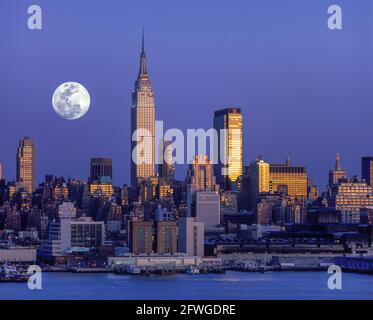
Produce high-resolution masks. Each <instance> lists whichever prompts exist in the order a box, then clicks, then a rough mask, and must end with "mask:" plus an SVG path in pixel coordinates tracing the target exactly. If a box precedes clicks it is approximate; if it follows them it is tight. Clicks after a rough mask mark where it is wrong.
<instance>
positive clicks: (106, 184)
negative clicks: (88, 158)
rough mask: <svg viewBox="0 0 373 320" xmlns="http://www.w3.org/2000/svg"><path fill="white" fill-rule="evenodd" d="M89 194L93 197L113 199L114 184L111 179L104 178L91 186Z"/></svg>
mask: <svg viewBox="0 0 373 320" xmlns="http://www.w3.org/2000/svg"><path fill="white" fill-rule="evenodd" d="M89 193H90V195H91V196H93V197H107V198H110V197H112V195H113V193H114V188H113V183H112V181H111V178H110V177H105V176H102V177H100V178H99V180H95V181H93V182H91V183H90V184H89Z"/></svg>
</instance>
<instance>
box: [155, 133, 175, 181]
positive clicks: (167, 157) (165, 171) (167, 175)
mask: <svg viewBox="0 0 373 320" xmlns="http://www.w3.org/2000/svg"><path fill="white" fill-rule="evenodd" d="M158 173H159V177H160V178H162V179H164V180H166V181H173V180H175V167H174V165H173V157H172V141H168V140H164V141H163V151H162V164H159V165H158Z"/></svg>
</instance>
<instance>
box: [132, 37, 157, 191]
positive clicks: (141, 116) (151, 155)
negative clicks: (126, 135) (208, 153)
mask: <svg viewBox="0 0 373 320" xmlns="http://www.w3.org/2000/svg"><path fill="white" fill-rule="evenodd" d="M131 138H132V148H131V150H132V152H131V157H132V158H131V183H132V185H133V186H135V185H137V184H138V183H139V182H141V181H143V180H147V179H148V178H150V177H154V176H155V107H154V92H153V90H152V84H151V80H150V78H149V75H148V71H147V65H146V55H145V49H144V32H143V33H142V49H141V56H140V70H139V74H138V77H137V80H136V82H135V90H134V92H133V93H132V107H131ZM140 143H141V145H140V146H139V145H138V144H140Z"/></svg>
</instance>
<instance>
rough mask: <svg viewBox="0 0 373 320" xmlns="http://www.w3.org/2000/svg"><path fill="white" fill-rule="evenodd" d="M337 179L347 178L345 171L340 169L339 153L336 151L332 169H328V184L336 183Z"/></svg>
mask: <svg viewBox="0 0 373 320" xmlns="http://www.w3.org/2000/svg"><path fill="white" fill-rule="evenodd" d="M339 179H347V173H346V171H345V170H343V169H342V167H341V158H340V156H339V153H337V156H336V158H335V165H334V169H332V170H330V171H329V186H332V185H333V184H336V183H338V181H339Z"/></svg>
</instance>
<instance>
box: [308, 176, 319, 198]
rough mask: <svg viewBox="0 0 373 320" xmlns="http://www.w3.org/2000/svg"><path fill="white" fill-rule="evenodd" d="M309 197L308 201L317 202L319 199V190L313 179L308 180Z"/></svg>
mask: <svg viewBox="0 0 373 320" xmlns="http://www.w3.org/2000/svg"><path fill="white" fill-rule="evenodd" d="M307 195H308V196H307V199H308V200H311V201H315V200H317V199H318V197H319V190H318V189H317V186H316V185H314V183H313V181H312V180H311V179H308V180H307Z"/></svg>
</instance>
